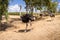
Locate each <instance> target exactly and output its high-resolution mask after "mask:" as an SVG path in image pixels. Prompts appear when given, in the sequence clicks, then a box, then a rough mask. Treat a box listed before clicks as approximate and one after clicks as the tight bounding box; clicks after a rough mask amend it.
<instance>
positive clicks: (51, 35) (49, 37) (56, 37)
mask: <svg viewBox="0 0 60 40" xmlns="http://www.w3.org/2000/svg"><path fill="white" fill-rule="evenodd" d="M15 18H17V17H15ZM12 24H13V25H14V26H16V28H14V27H12V28H8V29H7V30H6V31H2V32H0V40H60V15H58V16H56V17H55V18H54V20H53V21H51V22H50V21H47V20H39V21H36V22H33V25H32V28H33V29H32V30H30V31H29V32H27V33H25V32H15V31H18V30H20V29H25V24H24V23H22V22H21V21H14V22H12ZM28 29H31V27H30V26H29V27H28Z"/></svg>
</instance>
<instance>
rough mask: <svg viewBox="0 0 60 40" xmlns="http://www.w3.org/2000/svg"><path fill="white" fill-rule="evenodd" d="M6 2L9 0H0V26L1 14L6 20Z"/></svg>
mask: <svg viewBox="0 0 60 40" xmlns="http://www.w3.org/2000/svg"><path fill="white" fill-rule="evenodd" d="M8 2H9V0H0V26H1V20H2V15H3V14H5V18H6V20H7V18H8V17H7V16H8V13H7V8H8Z"/></svg>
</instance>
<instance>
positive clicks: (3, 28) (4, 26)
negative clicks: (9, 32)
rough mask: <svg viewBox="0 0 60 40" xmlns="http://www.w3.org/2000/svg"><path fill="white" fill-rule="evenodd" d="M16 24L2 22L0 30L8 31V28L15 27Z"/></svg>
mask: <svg viewBox="0 0 60 40" xmlns="http://www.w3.org/2000/svg"><path fill="white" fill-rule="evenodd" d="M13 26H14V25H12V24H10V23H6V22H4V23H2V24H1V27H0V31H6V29H7V28H10V27H13Z"/></svg>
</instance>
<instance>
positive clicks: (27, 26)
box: [25, 23, 28, 32]
mask: <svg viewBox="0 0 60 40" xmlns="http://www.w3.org/2000/svg"><path fill="white" fill-rule="evenodd" d="M27 27H28V23H26V29H25V32H27Z"/></svg>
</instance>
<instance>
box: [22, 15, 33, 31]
mask: <svg viewBox="0 0 60 40" xmlns="http://www.w3.org/2000/svg"><path fill="white" fill-rule="evenodd" d="M21 20H22V22H23V23H26V29H25V32H26V31H27V27H28V23H29V22H30V26H32V23H31V22H32V21H34V16H32V15H31V14H24V15H23V16H21Z"/></svg>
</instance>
